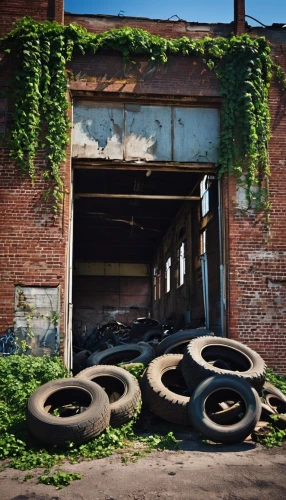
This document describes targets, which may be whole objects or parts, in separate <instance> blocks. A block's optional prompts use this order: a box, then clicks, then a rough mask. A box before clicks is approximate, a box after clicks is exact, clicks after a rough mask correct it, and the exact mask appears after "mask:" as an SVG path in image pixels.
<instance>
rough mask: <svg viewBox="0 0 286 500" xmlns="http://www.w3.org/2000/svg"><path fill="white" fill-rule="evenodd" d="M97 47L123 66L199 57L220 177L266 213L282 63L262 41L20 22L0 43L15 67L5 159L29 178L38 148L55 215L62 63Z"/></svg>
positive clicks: (63, 127)
mask: <svg viewBox="0 0 286 500" xmlns="http://www.w3.org/2000/svg"><path fill="white" fill-rule="evenodd" d="M101 49H111V50H115V51H119V52H121V53H122V56H123V58H124V60H126V61H130V60H132V57H134V56H136V55H144V56H147V58H148V59H149V60H150V61H153V62H154V63H156V64H157V63H161V64H165V63H166V62H167V60H168V56H169V55H172V54H178V55H182V56H186V57H187V56H192V57H201V58H202V60H203V61H204V62H205V63H206V64H207V66H208V67H209V68H210V69H212V70H214V72H215V74H216V76H217V78H218V79H219V83H220V92H221V96H222V98H223V108H222V132H221V136H220V146H219V161H218V167H219V175H220V176H221V175H222V174H223V173H225V172H228V173H230V174H236V175H237V178H238V180H239V181H240V182H242V183H243V184H244V185H245V187H246V193H247V199H248V205H249V207H251V206H254V205H255V206H256V207H257V208H261V207H266V208H267V204H268V200H267V189H266V187H267V178H268V177H269V175H270V171H269V165H268V156H267V141H268V139H269V137H270V113H269V107H268V89H269V86H270V80H271V77H272V72H273V69H274V72H275V74H276V76H277V78H278V79H279V80H280V81H281V83H282V86H283V88H286V79H285V74H284V73H283V71H282V70H281V68H280V66H277V65H274V64H273V63H272V60H271V57H270V47H269V46H268V44H267V41H266V40H265V38H251V37H250V36H249V35H247V34H244V35H241V36H231V37H230V38H222V37H219V38H214V39H212V38H209V37H206V38H204V39H201V40H191V39H189V38H187V37H181V38H178V39H171V40H170V39H164V38H162V37H160V36H154V35H151V34H150V33H148V32H147V31H144V30H141V29H135V28H129V27H125V28H122V29H111V30H109V31H107V32H105V33H101V34H93V33H89V32H88V31H87V30H86V29H85V28H83V27H81V26H78V25H75V24H69V25H67V26H62V25H59V24H57V23H55V22H54V23H51V22H48V21H47V22H42V23H38V22H36V21H34V20H32V19H30V18H24V19H22V20H20V21H18V22H17V23H16V25H15V29H14V30H13V31H11V32H10V33H9V34H8V35H7V36H6V37H4V38H2V39H1V40H0V50H2V51H5V52H6V53H8V54H9V53H11V54H12V55H13V56H16V57H17V59H18V62H19V64H18V69H17V70H16V75H15V87H14V88H15V91H14V95H15V112H14V116H13V125H12V130H11V157H12V158H13V159H14V160H15V161H16V163H17V165H18V166H19V167H20V169H21V172H22V173H23V174H26V173H28V174H29V176H30V178H31V179H32V181H33V180H34V178H35V156H36V154H37V151H38V149H39V148H44V150H45V151H46V158H47V163H46V167H45V169H44V171H43V176H44V178H45V179H46V180H49V181H50V182H51V183H52V187H51V189H50V192H51V193H52V195H53V198H54V203H53V209H54V210H55V211H56V210H57V209H58V205H59V202H60V200H61V198H62V196H63V193H64V185H63V180H62V178H61V175H60V164H61V163H62V162H63V161H64V160H65V155H66V146H67V143H68V133H67V130H68V126H69V123H68V117H67V110H68V107H69V104H68V100H67V72H66V64H67V62H69V61H70V60H71V59H72V57H73V55H74V54H75V53H76V52H78V51H80V52H81V53H82V54H84V53H86V52H87V51H92V52H93V53H96V52H98V51H99V50H101ZM255 186H256V189H255Z"/></svg>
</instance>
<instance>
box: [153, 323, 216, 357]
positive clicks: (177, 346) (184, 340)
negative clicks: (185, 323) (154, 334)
mask: <svg viewBox="0 0 286 500" xmlns="http://www.w3.org/2000/svg"><path fill="white" fill-rule="evenodd" d="M207 334H209V335H210V334H211V332H210V330H206V329H203V330H196V329H194V330H182V331H180V332H177V333H173V334H171V335H169V337H166V338H165V339H163V340H162V342H160V344H159V345H158V346H157V349H156V355H157V356H163V354H183V353H184V351H185V350H186V348H187V345H188V343H189V342H191V340H193V339H195V338H197V337H200V336H202V335H203V336H206V335H207Z"/></svg>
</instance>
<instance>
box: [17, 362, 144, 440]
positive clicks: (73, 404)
mask: <svg viewBox="0 0 286 500" xmlns="http://www.w3.org/2000/svg"><path fill="white" fill-rule="evenodd" d="M140 400H141V390H140V387H139V383H138V381H137V380H136V379H135V377H133V375H131V374H130V373H129V372H128V371H126V370H124V369H123V368H120V367H118V366H94V367H91V368H87V369H86V370H83V371H82V372H80V373H79V374H78V375H77V377H74V378H67V379H60V380H54V381H52V382H48V383H47V384H44V385H42V386H41V387H39V388H38V389H37V390H36V391H35V392H34V393H33V394H32V396H31V397H30V399H29V401H28V411H27V424H28V428H29V430H30V432H31V434H32V435H33V436H34V437H35V438H37V439H38V440H39V441H41V442H43V443H45V444H56V445H59V446H61V445H64V444H65V443H66V442H67V441H72V442H73V443H75V444H81V443H85V442H86V441H89V440H90V439H93V438H95V437H96V436H98V435H99V434H100V433H101V432H102V431H104V429H105V428H106V427H107V426H108V425H112V426H113V427H118V426H120V425H123V424H125V423H127V422H129V421H130V420H131V419H132V417H133V416H134V414H135V413H136V410H137V407H138V404H139V402H140Z"/></svg>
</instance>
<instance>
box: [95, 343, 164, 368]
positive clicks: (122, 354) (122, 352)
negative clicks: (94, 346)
mask: <svg viewBox="0 0 286 500" xmlns="http://www.w3.org/2000/svg"><path fill="white" fill-rule="evenodd" d="M154 357H155V352H154V350H153V348H152V347H151V346H150V345H149V344H146V343H145V342H139V343H138V344H128V345H120V346H118V347H113V348H112V349H106V351H103V352H95V353H94V354H92V355H91V356H90V357H89V358H88V360H87V366H94V365H118V364H123V363H124V364H127V363H143V364H144V365H148V364H149V363H150V361H152V359H153V358H154Z"/></svg>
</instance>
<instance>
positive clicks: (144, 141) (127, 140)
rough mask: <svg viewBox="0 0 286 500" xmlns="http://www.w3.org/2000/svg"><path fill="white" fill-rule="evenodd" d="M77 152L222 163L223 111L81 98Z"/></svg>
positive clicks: (92, 155)
mask: <svg viewBox="0 0 286 500" xmlns="http://www.w3.org/2000/svg"><path fill="white" fill-rule="evenodd" d="M73 120H74V123H73V147H72V155H73V157H78V158H99V159H107V160H126V161H137V160H139V161H140V160H142V161H162V162H167V161H177V162H202V163H204V162H209V163H216V162H217V159H218V154H217V148H218V141H219V126H220V125H219V122H220V119H219V110H218V109H215V108H211V109H209V108H179V107H172V106H147V105H142V106H140V105H138V104H120V103H118V104H113V103H112V104H111V103H95V102H92V101H90V102H88V101H76V102H75V105H74V114H73Z"/></svg>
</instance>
